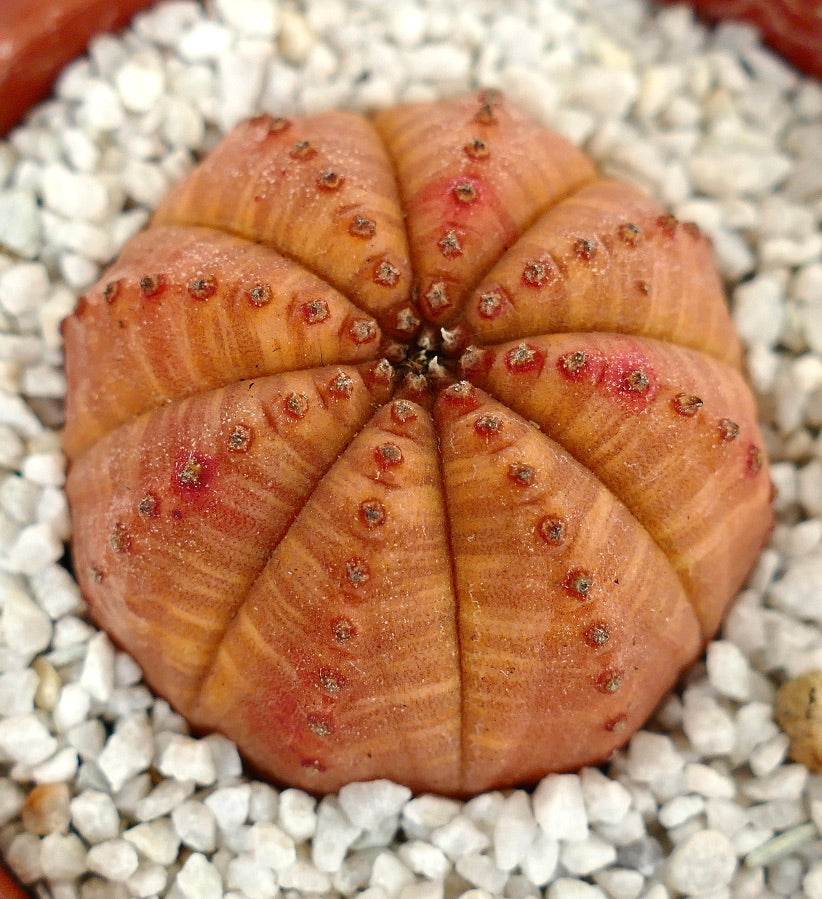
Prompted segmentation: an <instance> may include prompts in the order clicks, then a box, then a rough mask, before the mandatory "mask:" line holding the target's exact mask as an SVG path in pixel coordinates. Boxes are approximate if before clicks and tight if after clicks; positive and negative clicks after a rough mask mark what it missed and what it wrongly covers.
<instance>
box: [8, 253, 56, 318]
mask: <svg viewBox="0 0 822 899" xmlns="http://www.w3.org/2000/svg"><path fill="white" fill-rule="evenodd" d="M48 290H49V276H48V272H47V271H46V268H45V266H43V265H41V264H40V263H39V262H21V263H19V264H17V265H12V266H11V268H7V269H6V270H5V271H3V272H2V273H0V306H2V307H3V309H5V310H6V312H9V313H11V314H12V315H23V314H25V313H27V312H31V311H33V310H35V309H37V307H38V306H39V305H40V303H42V302H43V300H44V299H45V298H46V294H47V293H48Z"/></svg>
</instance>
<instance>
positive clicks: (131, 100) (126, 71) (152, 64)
mask: <svg viewBox="0 0 822 899" xmlns="http://www.w3.org/2000/svg"><path fill="white" fill-rule="evenodd" d="M114 83H115V85H116V87H117V92H118V93H119V94H120V100H121V101H122V104H123V106H125V108H126V109H127V110H128V111H129V112H136V113H142V112H148V111H149V110H151V109H153V108H154V106H155V105H156V104H157V101H158V100H159V99H160V97H161V96H162V95H163V89H164V88H165V77H164V74H163V70H162V68H161V66H160V65H159V62H158V61H157V60H155V59H154V57H152V56H149V55H147V54H143V55H140V54H136V55H135V56H133V57H132V58H131V59H129V60H128V62H126V63H125V65H123V67H122V68H121V69H120V70H119V71H118V72H117V75H116V76H115V79H114Z"/></svg>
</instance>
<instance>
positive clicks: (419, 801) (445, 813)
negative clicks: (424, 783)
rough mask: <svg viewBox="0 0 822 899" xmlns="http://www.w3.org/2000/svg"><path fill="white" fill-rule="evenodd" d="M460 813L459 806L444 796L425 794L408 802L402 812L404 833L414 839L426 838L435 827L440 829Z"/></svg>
mask: <svg viewBox="0 0 822 899" xmlns="http://www.w3.org/2000/svg"><path fill="white" fill-rule="evenodd" d="M459 812H460V804H459V803H458V802H456V801H455V800H453V799H447V798H446V797H444V796H434V795H433V794H426V795H424V796H418V797H417V798H416V799H412V800H411V801H410V802H408V803H407V804H406V805H405V806H404V807H403V810H402V822H403V828H404V829H405V831H406V832H407V833H409V834H411V835H413V836H416V837H426V836H428V835H429V834H430V833H431V831H432V830H434V828H436V827H442V826H443V825H445V824H447V823H448V822H449V821H451V820H452V819H453V818H455V817H456V816H457V815H458V814H459Z"/></svg>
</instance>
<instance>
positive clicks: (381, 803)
mask: <svg viewBox="0 0 822 899" xmlns="http://www.w3.org/2000/svg"><path fill="white" fill-rule="evenodd" d="M338 798H339V802H340V807H341V808H342V810H343V811H344V812H345V813H346V815H348V820H349V821H351V823H352V824H355V825H356V826H357V827H361V828H362V829H363V830H371V829H373V828H376V827H377V826H379V824H380V823H381V822H382V821H384V820H385V819H386V818H389V817H391V816H393V815H396V814H398V813H399V812H400V810H401V809H402V807H403V805H404V804H405V803H406V802H407V801H408V800H409V799H410V798H411V790H409V789H408V787H403V786H399V785H398V784H395V783H391V781H389V780H372V781H367V782H363V783H351V784H346V785H345V786H343V787H342V788H341V789H340V791H339V794H338Z"/></svg>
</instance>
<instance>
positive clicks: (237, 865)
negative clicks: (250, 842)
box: [226, 855, 277, 899]
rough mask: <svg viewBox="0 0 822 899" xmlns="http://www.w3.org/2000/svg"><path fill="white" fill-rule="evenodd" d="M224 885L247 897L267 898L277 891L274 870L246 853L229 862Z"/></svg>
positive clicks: (249, 898) (255, 898) (253, 898)
mask: <svg viewBox="0 0 822 899" xmlns="http://www.w3.org/2000/svg"><path fill="white" fill-rule="evenodd" d="M226 886H227V887H229V888H232V889H237V890H240V891H242V893H243V895H244V896H247V897H248V899H269V897H271V896H274V895H276V893H277V879H276V877H275V876H274V872H273V871H272V870H271V869H270V868H267V867H265V866H264V865H261V864H259V862H256V861H255V860H254V859H253V858H251V857H250V856H247V855H238V856H236V857H235V858H233V859H232V860H231V861H230V862H229V864H228V870H227V871H226Z"/></svg>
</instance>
